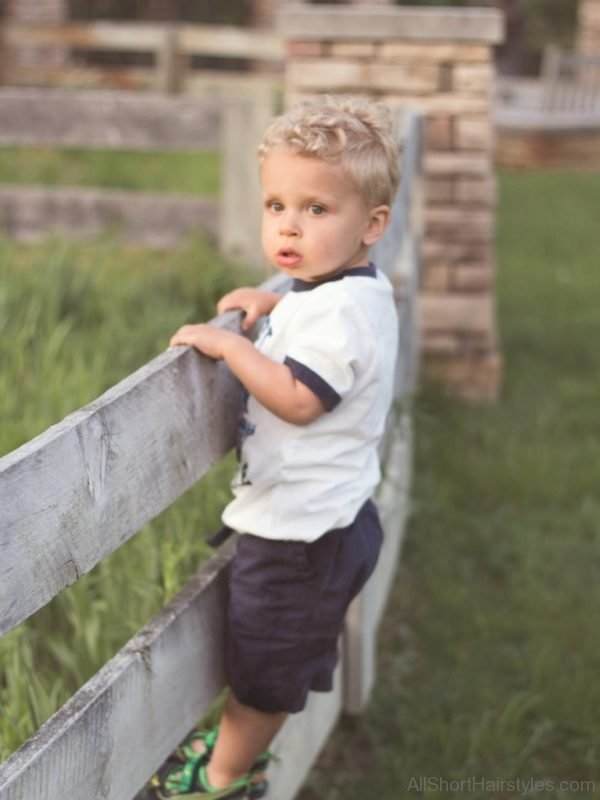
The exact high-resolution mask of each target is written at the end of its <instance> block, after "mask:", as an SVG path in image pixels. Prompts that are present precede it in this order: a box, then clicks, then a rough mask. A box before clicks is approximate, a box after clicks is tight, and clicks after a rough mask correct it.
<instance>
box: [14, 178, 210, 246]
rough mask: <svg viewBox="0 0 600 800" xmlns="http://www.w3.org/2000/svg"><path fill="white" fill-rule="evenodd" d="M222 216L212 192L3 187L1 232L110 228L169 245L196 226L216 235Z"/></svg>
mask: <svg viewBox="0 0 600 800" xmlns="http://www.w3.org/2000/svg"><path fill="white" fill-rule="evenodd" d="M218 218H219V211H218V202H217V201H216V200H213V199H212V198H204V197H191V196H188V195H178V194H170V193H158V192H130V191H123V190H117V189H85V188H73V187H70V188H57V187H42V186H3V187H1V188H0V233H2V234H3V235H5V236H9V237H10V238H12V239H14V240H15V241H19V242H26V243H30V242H36V241H39V240H40V239H43V238H44V237H46V236H48V235H50V234H58V235H61V236H66V237H67V238H69V239H85V238H88V237H90V236H97V235H98V234H100V233H102V232H103V231H106V230H107V229H109V230H111V232H112V233H113V234H114V235H115V236H116V237H117V238H118V240H119V241H122V242H127V243H133V244H137V245H141V246H143V247H149V248H159V249H164V248H170V247H176V246H177V245H179V244H181V243H182V241H184V240H185V239H186V237H189V236H190V235H191V234H192V233H194V232H197V231H203V232H204V233H205V234H206V235H207V236H208V237H209V238H210V239H211V240H213V241H216V239H217V236H218Z"/></svg>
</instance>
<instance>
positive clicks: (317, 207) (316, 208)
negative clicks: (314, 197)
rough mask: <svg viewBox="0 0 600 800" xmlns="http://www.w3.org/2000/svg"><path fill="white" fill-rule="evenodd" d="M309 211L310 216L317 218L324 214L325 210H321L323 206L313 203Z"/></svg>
mask: <svg viewBox="0 0 600 800" xmlns="http://www.w3.org/2000/svg"><path fill="white" fill-rule="evenodd" d="M309 211H310V213H311V214H313V215H314V216H316V217H318V216H319V215H320V214H324V213H325V209H324V208H323V206H320V205H319V204H318V203H313V204H312V205H311V206H310V208H309Z"/></svg>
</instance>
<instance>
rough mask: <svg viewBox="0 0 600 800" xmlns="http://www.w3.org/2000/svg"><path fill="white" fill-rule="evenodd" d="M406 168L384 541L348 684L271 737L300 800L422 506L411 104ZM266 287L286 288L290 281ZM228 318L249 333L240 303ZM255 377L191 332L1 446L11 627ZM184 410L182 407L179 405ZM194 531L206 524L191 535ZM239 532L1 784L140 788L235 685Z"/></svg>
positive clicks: (205, 448) (384, 264)
mask: <svg viewBox="0 0 600 800" xmlns="http://www.w3.org/2000/svg"><path fill="white" fill-rule="evenodd" d="M403 125H404V131H405V145H404V151H403V156H402V174H403V179H402V184H401V189H400V192H399V194H398V197H397V199H396V202H395V206H394V211H393V220H392V224H391V226H390V229H389V231H388V232H387V234H386V236H385V238H384V239H383V240H382V241H381V243H380V244H379V245H378V247H377V250H376V252H375V253H374V259H375V260H376V262H377V263H378V265H379V266H380V267H381V268H383V269H384V270H385V271H386V272H387V273H388V275H389V276H390V278H391V280H392V282H393V284H394V287H395V291H396V295H397V300H398V309H399V315H400V331H399V335H400V348H399V359H398V364H397V381H396V389H397V391H396V397H397V404H396V408H395V409H394V412H393V413H392V414H391V415H390V420H389V425H388V429H387V433H386V436H385V440H384V442H383V446H382V449H381V459H382V465H383V474H384V477H383V480H382V484H381V486H380V488H379V491H378V495H377V502H378V505H379V510H380V513H381V516H382V521H383V525H384V529H385V544H384V551H383V553H382V557H381V559H380V561H379V565H378V567H377V570H376V573H375V574H374V576H373V577H372V579H371V580H370V582H369V583H368V585H367V587H366V588H365V590H364V591H363V593H362V595H361V596H360V597H358V598H357V599H356V600H355V602H354V603H353V605H352V607H351V609H350V610H349V613H348V617H347V624H346V627H345V632H344V634H343V636H342V640H341V642H340V653H341V656H340V663H339V667H338V670H337V680H336V683H335V690H334V691H333V692H332V693H330V694H324V695H323V694H314V695H313V696H311V699H310V702H309V705H308V708H307V709H306V710H305V711H304V712H303V713H301V714H298V715H293V716H292V717H291V718H290V720H289V721H288V723H286V725H285V727H284V729H283V730H282V732H281V733H280V735H279V736H278V737H277V739H276V741H275V743H274V748H273V749H274V750H275V752H276V753H278V754H279V755H280V756H281V759H282V760H281V763H280V764H275V765H273V766H272V767H271V768H270V773H271V774H270V781H271V790H270V796H271V797H273V798H276V800H291V798H293V797H294V795H295V794H296V793H297V791H298V788H299V787H300V786H301V784H302V781H303V779H304V778H305V776H306V773H307V771H308V769H309V768H310V766H311V764H312V763H313V762H314V760H315V758H316V756H317V755H318V752H319V750H320V748H321V747H322V745H323V743H324V742H325V741H326V739H327V737H328V736H329V734H330V732H331V730H332V728H333V726H334V725H335V722H336V720H337V718H338V716H339V715H340V713H342V712H348V713H358V712H360V711H361V709H362V708H363V707H364V705H365V703H366V702H367V699H368V697H369V692H370V690H371V688H372V686H373V684H374V682H375V680H376V669H375V644H376V634H377V627H378V623H379V621H380V619H381V615H382V612H383V609H384V606H385V602H386V598H387V595H388V592H389V589H390V585H391V582H392V581H393V578H394V574H395V569H396V563H397V559H398V555H399V548H400V542H401V537H402V531H403V528H404V523H405V518H406V514H407V508H408V493H409V484H410V473H411V449H412V448H411V419H410V403H409V399H410V396H411V394H412V392H413V389H414V385H415V379H416V378H415V375H416V369H417V353H418V342H417V333H416V308H415V304H416V302H417V280H418V266H419V253H420V239H421V234H422V224H423V223H422V218H423V213H422V195H423V178H422V166H421V165H422V140H423V133H422V120H421V118H420V116H419V115H417V114H414V113H412V112H406V114H405V117H404V123H403ZM266 285H267V286H268V287H269V288H272V289H273V288H275V289H276V290H278V291H282V292H283V291H285V290H286V288H287V285H288V284H287V279H283V278H282V277H278V278H272V279H271V280H270V281H268V282H267V284H266ZM213 324H215V325H217V326H221V327H226V328H228V329H230V330H236V331H239V315H238V314H235V313H229V314H227V315H223V316H221V317H219V318H217V319H216V320H214V322H213ZM239 397H240V387H239V384H238V383H237V381H235V379H234V378H233V377H232V376H231V373H229V371H228V370H227V368H226V367H225V365H224V364H223V363H215V362H213V361H211V360H209V359H208V358H204V357H202V356H199V355H198V353H196V352H195V351H194V350H193V349H192V348H189V347H188V348H176V349H174V350H172V351H167V352H165V353H163V354H161V355H159V356H158V357H157V358H155V359H153V360H152V361H151V362H149V363H148V364H147V365H146V366H144V367H142V368H141V369H139V370H138V371H137V372H135V373H133V374H132V375H130V376H129V377H127V378H126V379H125V380H123V381H122V382H121V383H119V384H118V385H117V386H115V387H113V388H112V389H110V390H109V391H108V392H106V393H105V394H104V395H102V396H101V397H100V398H98V399H97V400H96V401H95V402H93V403H91V404H90V405H88V406H86V407H84V408H82V409H81V410H79V411H76V412H75V413H73V414H71V415H69V416H68V417H66V418H65V419H64V420H63V421H62V422H60V423H58V424H57V425H54V426H53V427H51V428H49V429H48V430H47V431H46V432H45V433H43V434H42V435H40V436H38V437H37V438H35V439H33V440H32V441H30V442H28V443H27V444H25V445H23V446H22V447H20V448H19V449H17V450H15V451H14V452H13V453H10V454H8V455H6V456H4V457H3V458H2V459H0V555H1V558H0V634H1V633H5V632H7V631H8V630H10V629H12V628H14V627H15V626H16V625H18V624H19V623H20V622H22V621H23V620H25V619H26V618H27V617H29V616H30V615H31V614H33V613H34V612H35V611H36V610H37V609H39V608H41V607H42V606H44V605H45V604H46V603H48V602H49V601H50V600H51V599H52V597H54V596H55V595H56V594H58V593H59V592H60V591H61V590H62V589H64V588H65V587H66V586H68V585H69V584H71V583H73V582H74V581H76V580H77V579H78V578H79V577H80V576H81V575H83V574H84V573H86V572H88V571H89V570H91V569H92V567H94V566H95V565H96V564H98V563H99V562H100V561H101V560H102V559H104V558H105V557H106V556H108V555H109V554H110V553H111V552H112V551H114V550H115V549H116V548H117V547H119V545H121V544H122V543H123V542H124V541H126V540H127V539H129V538H130V537H131V536H133V535H134V534H135V533H136V532H137V531H138V530H139V529H140V528H141V526H142V525H143V524H144V523H145V522H147V521H148V520H149V519H151V518H153V517H154V516H156V515H157V514H159V513H160V512H161V511H162V510H163V509H164V508H166V507H167V506H169V505H170V504H171V503H172V502H173V501H174V500H175V499H176V498H177V497H179V496H180V495H181V494H182V493H183V492H184V491H185V490H186V489H188V488H189V487H190V486H191V485H192V484H193V483H195V482H196V481H197V480H199V479H200V478H201V477H202V476H203V475H204V474H205V473H206V472H207V471H208V469H209V468H210V467H211V466H212V465H214V464H215V463H216V462H217V461H219V460H220V459H221V458H222V457H223V456H224V455H225V453H226V452H227V451H229V450H230V448H231V447H232V444H233V435H234V430H235V427H236V426H235V417H236V414H237V409H238V404H239ZM173 408H177V409H178V412H177V414H176V415H175V414H173V413H172V409H173ZM193 535H197V534H193ZM233 545H234V543H229V544H227V545H225V546H224V547H223V548H222V549H221V550H220V551H219V552H218V554H217V555H216V556H215V557H214V558H213V559H212V560H210V561H208V562H207V563H206V564H204V565H203V566H202V567H201V568H200V570H199V572H198V573H197V575H196V576H195V577H194V578H193V579H192V580H191V581H190V582H189V583H188V584H187V585H186V586H185V587H184V589H183V590H182V591H181V593H180V594H179V595H178V596H177V597H176V598H175V599H174V600H173V601H172V602H171V603H169V605H168V606H166V607H165V608H164V609H163V611H162V612H161V613H159V615H158V616H157V617H156V618H154V619H153V620H152V621H151V622H150V623H149V624H148V625H147V626H145V627H144V628H143V629H142V630H141V631H140V632H139V633H138V634H137V635H136V636H134V637H133V639H131V640H130V642H129V643H128V644H126V645H125V647H123V648H122V650H121V651H120V652H119V653H118V654H117V655H116V656H115V657H114V658H113V659H111V660H110V661H109V662H108V663H107V664H106V665H105V666H104V667H102V668H101V669H100V671H99V672H98V673H97V674H96V675H95V676H94V677H93V678H91V680H90V681H88V683H86V684H85V685H84V686H83V687H82V688H81V689H80V690H79V691H78V692H77V693H76V694H75V695H74V696H73V697H72V698H71V700H69V701H68V702H67V703H66V704H65V705H64V706H63V707H62V709H60V710H59V711H58V712H57V713H56V714H55V715H54V716H53V717H52V718H51V719H50V720H49V721H48V722H46V723H45V724H44V725H43V726H42V728H41V729H40V730H39V731H38V732H37V733H36V734H35V735H34V736H33V737H32V738H31V739H30V740H29V741H28V742H26V743H25V744H24V745H23V746H22V747H21V748H20V749H19V750H17V751H16V752H15V753H14V754H13V755H12V756H10V757H9V758H8V759H7V760H6V761H5V762H4V763H3V764H2V765H0V800H24V798H26V799H27V800H30V799H31V798H35V800H65V798H76V800H98V798H104V799H105V800H130V799H131V798H132V797H133V795H134V794H135V793H136V792H137V790H138V789H139V788H140V786H142V785H143V784H144V782H145V781H146V779H147V778H148V777H149V776H150V774H151V773H152V772H153V771H154V770H155V769H156V768H157V767H158V766H159V764H160V763H161V762H162V761H163V760H164V759H165V757H166V756H167V755H168V754H169V753H170V752H171V751H172V750H173V748H174V747H175V746H176V744H177V743H178V742H179V741H180V740H181V739H182V738H183V737H184V736H185V735H186V734H187V732H188V731H189V730H190V729H191V728H192V727H193V726H194V725H195V724H196V722H197V721H198V719H199V718H201V717H202V715H203V714H204V713H205V712H206V710H207V709H208V708H209V707H210V705H211V704H212V703H213V701H214V699H215V697H216V696H217V695H218V693H219V692H220V691H221V690H222V689H223V687H224V682H225V677H224V669H223V658H222V652H223V628H224V606H225V596H226V581H227V571H228V565H229V563H230V560H231V557H232V547H233Z"/></svg>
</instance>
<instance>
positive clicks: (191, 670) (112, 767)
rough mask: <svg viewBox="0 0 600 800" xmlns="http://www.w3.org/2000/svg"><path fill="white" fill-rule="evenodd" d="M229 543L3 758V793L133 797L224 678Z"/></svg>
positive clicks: (7, 799) (59, 799) (10, 798)
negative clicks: (39, 727) (72, 695)
mask: <svg viewBox="0 0 600 800" xmlns="http://www.w3.org/2000/svg"><path fill="white" fill-rule="evenodd" d="M233 545H234V543H233V542H232V543H230V544H228V545H227V546H226V547H224V548H223V549H222V550H221V551H220V553H219V555H218V556H216V557H215V558H213V559H211V561H209V562H208V563H207V564H205V565H204V566H203V567H202V569H201V570H200V571H199V572H198V574H197V576H196V577H195V578H194V579H192V581H190V582H189V583H188V584H187V585H186V587H185V589H184V590H183V591H182V592H181V593H180V594H179V595H178V596H177V597H176V598H175V600H173V601H172V602H171V603H170V604H169V605H168V606H167V607H166V608H165V609H164V610H163V611H162V612H161V613H160V614H159V615H158V616H157V617H156V618H155V619H154V620H153V621H152V622H151V623H150V624H149V625H148V626H146V627H145V628H143V629H142V630H141V631H140V632H139V633H138V634H137V635H136V636H135V637H134V638H133V639H132V640H131V641H130V642H129V643H128V644H127V645H126V646H125V647H124V648H123V649H122V650H121V651H120V652H119V654H118V655H116V656H115V657H114V658H113V659H112V660H111V661H109V662H108V663H107V664H106V665H105V666H104V667H103V668H102V669H101V670H100V672H98V673H97V674H96V675H95V676H94V677H93V678H92V679H91V680H90V681H89V682H88V683H87V684H86V685H85V686H84V687H83V688H82V689H80V690H79V692H77V694H76V695H75V696H74V697H73V698H72V699H71V700H70V701H69V702H68V703H66V705H64V706H63V708H62V709H61V710H60V711H59V712H58V713H57V714H55V715H54V717H52V718H51V719H50V720H49V721H48V722H47V723H46V724H45V725H44V726H43V727H42V728H41V729H40V730H39V731H38V733H37V734H36V735H35V736H34V737H33V738H32V739H30V740H29V741H28V742H26V743H25V744H24V745H23V746H22V747H21V748H20V749H19V750H17V752H16V753H14V754H13V755H12V756H11V757H10V758H9V759H7V761H5V762H4V764H2V765H0V800H24V798H35V800H66V799H67V798H69V800H71V799H72V800H97V798H103V800H130V798H132V797H133V796H134V794H135V793H136V792H137V791H138V789H140V788H141V786H143V784H144V783H145V782H146V780H147V778H148V776H149V775H150V774H151V773H152V772H153V771H154V770H155V769H157V768H158V766H159V765H160V764H161V763H162V761H163V759H164V757H165V755H166V754H167V753H169V752H171V751H172V750H173V749H174V747H175V746H176V744H177V743H178V742H179V741H180V740H181V738H182V736H183V734H184V732H185V731H188V730H190V729H191V728H192V727H193V726H194V724H195V723H196V721H197V720H198V718H199V717H200V716H201V715H202V714H203V713H204V712H205V711H206V710H207V708H208V707H209V705H210V704H211V703H212V701H213V700H214V698H215V697H216V695H217V693H218V692H219V691H220V690H221V689H222V688H223V685H224V680H225V679H224V669H223V661H222V653H223V650H224V647H223V631H224V624H225V621H224V608H225V597H226V580H227V568H228V564H229V562H230V560H231V556H232V552H233V549H232V548H233Z"/></svg>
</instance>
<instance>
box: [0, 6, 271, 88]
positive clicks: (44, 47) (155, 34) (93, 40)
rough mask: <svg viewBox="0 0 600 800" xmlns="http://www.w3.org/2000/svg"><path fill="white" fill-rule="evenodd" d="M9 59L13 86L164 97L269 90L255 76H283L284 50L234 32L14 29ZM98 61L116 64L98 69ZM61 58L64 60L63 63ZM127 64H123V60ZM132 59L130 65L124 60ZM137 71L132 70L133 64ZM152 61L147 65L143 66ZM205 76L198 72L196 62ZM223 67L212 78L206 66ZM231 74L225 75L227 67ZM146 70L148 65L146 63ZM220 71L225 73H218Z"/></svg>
mask: <svg viewBox="0 0 600 800" xmlns="http://www.w3.org/2000/svg"><path fill="white" fill-rule="evenodd" d="M0 36H1V39H2V46H3V48H4V50H5V51H6V53H7V56H6V57H5V58H4V59H3V62H2V75H1V81H2V82H3V83H5V84H10V85H13V86H54V87H56V86H69V87H85V88H92V87H96V88H111V89H150V90H155V91H160V92H174V91H183V92H192V93H197V92H199V91H206V90H207V88H209V89H210V91H212V92H218V91H219V89H220V87H222V86H224V87H226V88H227V87H231V86H232V85H235V87H236V88H237V89H238V90H239V89H242V88H243V87H244V86H246V85H249V86H250V87H254V86H256V84H257V83H261V84H262V85H263V86H269V85H270V84H271V83H272V78H269V77H268V75H267V76H264V75H263V77H262V78H260V77H258V76H257V75H256V73H255V74H252V72H249V71H248V69H247V68H248V66H249V65H250V66H252V65H256V62H261V63H263V64H266V65H268V64H270V65H271V66H272V69H271V72H273V71H275V72H277V71H278V70H279V71H282V69H283V57H284V49H283V43H282V41H281V38H280V37H279V36H278V35H277V34H276V33H274V32H273V31H267V30H264V31H261V30H257V29H254V30H247V29H244V28H237V27H234V26H217V25H191V24H185V23H178V24H164V23H161V24H151V23H126V22H91V23H72V24H66V25H53V26H48V25H32V24H17V23H8V24H4V25H3V26H2V27H1V28H0ZM36 50H38V51H39V50H41V51H42V52H43V51H45V52H48V51H49V50H50V51H52V52H54V54H55V57H54V58H53V59H51V60H50V61H48V60H47V59H46V63H43V62H42V61H38V60H36V59H28V60H27V61H24V60H21V59H15V58H14V57H12V54H13V53H14V52H16V51H26V52H27V51H28V52H30V53H31V52H32V51H33V52H35V51H36ZM97 53H104V54H106V53H110V54H112V55H113V59H111V60H109V61H107V60H106V59H104V60H103V63H102V64H98V63H96V64H94V60H93V56H94V54H97ZM57 54H58V56H59V57H58V58H57V57H56V55H57ZM119 55H120V56H121V58H120V59H119V58H118V56H119ZM123 56H125V58H123ZM132 56H134V58H133V61H134V62H137V63H134V64H131V63H129V64H128V63H127V61H128V60H129V61H131V60H132V58H131V57H132ZM144 57H145V58H144ZM199 57H200V58H202V59H203V63H204V68H203V69H202V68H200V69H198V68H195V67H194V59H198V58H199ZM207 59H208V60H210V59H218V61H216V62H215V67H214V68H212V69H210V70H208V69H207V68H206V63H205V62H206V60H207ZM224 59H225V60H229V61H230V64H229V65H228V66H229V69H227V70H224V69H223V66H222V65H223V60H224ZM141 62H147V63H141ZM219 65H221V69H219V68H218V66H219Z"/></svg>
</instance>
